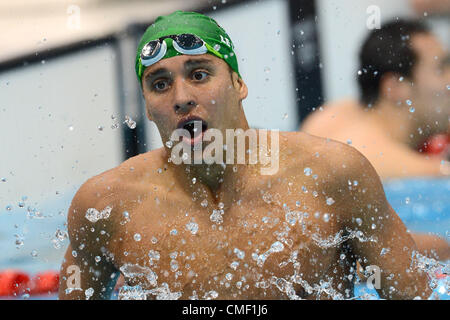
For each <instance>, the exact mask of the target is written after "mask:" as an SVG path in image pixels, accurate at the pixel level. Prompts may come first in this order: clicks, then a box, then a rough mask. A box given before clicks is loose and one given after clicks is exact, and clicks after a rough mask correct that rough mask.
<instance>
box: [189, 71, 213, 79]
mask: <svg viewBox="0 0 450 320" xmlns="http://www.w3.org/2000/svg"><path fill="white" fill-rule="evenodd" d="M208 76H209V74H208V72H206V71H194V72H193V73H192V80H195V81H203V80H205V79H206V78H208Z"/></svg>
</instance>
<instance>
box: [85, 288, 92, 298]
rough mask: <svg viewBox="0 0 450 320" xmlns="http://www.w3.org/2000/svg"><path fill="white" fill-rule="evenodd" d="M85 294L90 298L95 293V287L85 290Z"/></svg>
mask: <svg viewBox="0 0 450 320" xmlns="http://www.w3.org/2000/svg"><path fill="white" fill-rule="evenodd" d="M84 294H85V295H86V300H89V299H90V298H91V297H92V296H93V295H94V289H92V288H89V289H87V290H86V291H84Z"/></svg>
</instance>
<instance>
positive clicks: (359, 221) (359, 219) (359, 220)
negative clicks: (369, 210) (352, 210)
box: [356, 218, 362, 226]
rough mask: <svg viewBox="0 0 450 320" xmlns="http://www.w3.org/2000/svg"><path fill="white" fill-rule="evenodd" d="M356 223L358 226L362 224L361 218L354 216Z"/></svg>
mask: <svg viewBox="0 0 450 320" xmlns="http://www.w3.org/2000/svg"><path fill="white" fill-rule="evenodd" d="M356 223H357V224H358V226H361V225H362V220H361V218H356Z"/></svg>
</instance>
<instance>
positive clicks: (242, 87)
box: [231, 71, 248, 100]
mask: <svg viewBox="0 0 450 320" xmlns="http://www.w3.org/2000/svg"><path fill="white" fill-rule="evenodd" d="M231 80H232V81H233V85H234V87H235V88H236V89H237V90H238V91H239V100H244V99H245V98H247V95H248V88H247V85H246V84H245V82H244V80H242V78H240V77H239V75H238V74H237V73H236V72H234V71H233V73H232V74H231Z"/></svg>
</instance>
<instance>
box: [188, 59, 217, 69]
mask: <svg viewBox="0 0 450 320" xmlns="http://www.w3.org/2000/svg"><path fill="white" fill-rule="evenodd" d="M202 66H207V67H210V68H212V67H214V62H212V61H211V60H209V59H189V60H187V61H186V62H185V63H184V68H185V69H194V68H197V67H202Z"/></svg>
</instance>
